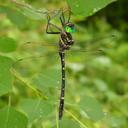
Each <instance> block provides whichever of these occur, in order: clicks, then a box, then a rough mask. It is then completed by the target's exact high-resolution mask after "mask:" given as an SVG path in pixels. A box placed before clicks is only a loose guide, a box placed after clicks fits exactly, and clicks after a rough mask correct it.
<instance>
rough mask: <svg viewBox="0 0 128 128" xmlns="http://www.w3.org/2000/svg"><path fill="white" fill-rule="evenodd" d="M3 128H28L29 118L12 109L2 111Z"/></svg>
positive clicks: (0, 122) (0, 111)
mask: <svg viewBox="0 0 128 128" xmlns="http://www.w3.org/2000/svg"><path fill="white" fill-rule="evenodd" d="M0 127H1V128H27V118H26V117H25V115H23V114H22V113H20V112H18V111H16V110H15V109H14V108H12V107H5V108H3V109H1V110H0Z"/></svg>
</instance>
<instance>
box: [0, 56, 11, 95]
mask: <svg viewBox="0 0 128 128" xmlns="http://www.w3.org/2000/svg"><path fill="white" fill-rule="evenodd" d="M12 63H13V61H12V60H11V59H10V58H8V57H4V56H0V96H1V95H3V94H6V93H8V92H9V91H11V88H12V75H11V72H10V68H11V66H12Z"/></svg>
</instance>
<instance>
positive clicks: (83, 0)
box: [67, 0, 116, 17]
mask: <svg viewBox="0 0 128 128" xmlns="http://www.w3.org/2000/svg"><path fill="white" fill-rule="evenodd" d="M114 1H116V0H67V3H68V5H69V7H70V8H71V10H72V12H73V13H74V14H75V15H82V16H84V17H87V16H90V15H93V14H94V13H96V12H97V11H99V10H100V9H102V8H104V7H105V6H107V5H108V4H110V3H112V2H114Z"/></svg>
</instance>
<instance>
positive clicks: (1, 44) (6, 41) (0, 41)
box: [0, 37, 16, 53]
mask: <svg viewBox="0 0 128 128" xmlns="http://www.w3.org/2000/svg"><path fill="white" fill-rule="evenodd" d="M15 50H16V42H15V40H13V39H12V38H9V37H0V52H5V53H6V52H7V53H8V52H13V51H15Z"/></svg>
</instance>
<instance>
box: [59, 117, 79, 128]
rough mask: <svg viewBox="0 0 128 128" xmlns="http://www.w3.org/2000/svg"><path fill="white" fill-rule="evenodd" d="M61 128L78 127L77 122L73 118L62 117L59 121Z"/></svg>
mask: <svg viewBox="0 0 128 128" xmlns="http://www.w3.org/2000/svg"><path fill="white" fill-rule="evenodd" d="M61 127H62V128H80V126H79V124H78V123H77V122H76V121H75V120H71V119H70V118H65V117H63V118H62V122H61Z"/></svg>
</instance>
